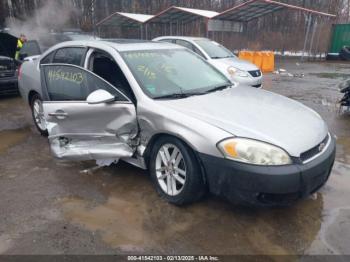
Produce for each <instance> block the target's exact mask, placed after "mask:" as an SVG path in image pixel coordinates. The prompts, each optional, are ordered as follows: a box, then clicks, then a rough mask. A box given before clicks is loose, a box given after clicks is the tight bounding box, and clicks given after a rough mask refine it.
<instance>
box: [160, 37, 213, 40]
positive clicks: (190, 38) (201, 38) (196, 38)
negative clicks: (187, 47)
mask: <svg viewBox="0 0 350 262" xmlns="http://www.w3.org/2000/svg"><path fill="white" fill-rule="evenodd" d="M160 39H181V40H188V41H194V40H209V41H210V39H209V38H205V37H195V36H161V37H157V38H155V39H154V40H160Z"/></svg>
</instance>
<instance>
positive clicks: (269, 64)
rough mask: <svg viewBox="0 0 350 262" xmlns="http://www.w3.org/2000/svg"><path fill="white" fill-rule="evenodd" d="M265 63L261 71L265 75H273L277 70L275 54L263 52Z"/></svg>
mask: <svg viewBox="0 0 350 262" xmlns="http://www.w3.org/2000/svg"><path fill="white" fill-rule="evenodd" d="M262 56H263V62H262V65H261V71H262V72H263V73H271V72H273V71H274V70H275V54H274V53H273V52H269V51H267V52H262Z"/></svg>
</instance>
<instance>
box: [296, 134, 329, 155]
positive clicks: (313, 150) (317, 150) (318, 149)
mask: <svg viewBox="0 0 350 262" xmlns="http://www.w3.org/2000/svg"><path fill="white" fill-rule="evenodd" d="M328 140H329V135H327V136H326V138H325V139H323V141H322V142H321V143H319V144H318V145H316V146H315V147H313V148H311V149H309V150H308V151H305V152H304V153H302V154H301V155H300V159H301V161H302V162H305V161H307V160H309V159H311V158H313V157H314V156H316V155H317V154H319V153H320V152H322V151H323V150H324V148H325V146H326V145H327V143H328Z"/></svg>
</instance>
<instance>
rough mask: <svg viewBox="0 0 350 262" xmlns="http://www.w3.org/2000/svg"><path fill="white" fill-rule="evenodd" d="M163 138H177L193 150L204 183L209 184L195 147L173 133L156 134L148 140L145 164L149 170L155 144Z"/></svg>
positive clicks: (144, 154) (144, 155) (144, 156)
mask: <svg viewBox="0 0 350 262" xmlns="http://www.w3.org/2000/svg"><path fill="white" fill-rule="evenodd" d="M161 137H173V138H176V139H178V140H180V141H181V142H182V143H184V144H185V145H186V146H187V147H188V148H189V149H190V150H192V152H193V154H194V156H195V158H196V160H197V162H198V164H199V167H200V169H201V171H202V177H203V181H204V183H205V184H207V179H206V172H205V169H204V165H203V163H202V161H201V159H200V157H199V155H198V152H197V150H196V149H195V147H194V146H193V145H192V144H191V143H189V142H188V141H187V140H186V139H184V138H183V137H181V136H179V135H178V134H173V133H165V132H162V133H157V134H154V135H153V136H152V137H151V138H150V139H149V140H148V143H147V145H146V149H145V151H144V153H143V158H144V160H145V164H146V166H147V168H149V161H150V157H151V151H152V148H153V146H154V144H155V143H156V141H157V140H158V139H160V138H161Z"/></svg>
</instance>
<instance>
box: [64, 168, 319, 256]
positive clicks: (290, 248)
mask: <svg viewBox="0 0 350 262" xmlns="http://www.w3.org/2000/svg"><path fill="white" fill-rule="evenodd" d="M105 170H106V169H105ZM107 170H108V169H107ZM104 172H106V171H101V172H99V171H98V172H97V173H96V174H94V175H93V176H101V174H102V173H104ZM109 172H110V175H111V178H112V179H111V180H109V182H110V183H108V184H105V182H106V181H104V182H103V183H104V186H103V187H101V191H102V192H103V194H104V195H105V200H104V201H102V202H98V201H96V200H93V199H83V198H80V197H75V196H71V197H67V198H64V199H61V200H59V203H60V205H62V207H63V213H64V216H65V218H66V219H67V220H68V221H71V222H72V223H74V224H77V225H80V226H82V227H84V228H85V229H87V230H89V231H92V232H94V233H96V234H99V235H100V236H101V238H102V239H103V241H104V242H106V243H107V244H108V245H110V246H111V247H114V248H117V249H119V250H122V251H125V252H127V251H140V252H147V251H148V252H152V251H156V252H157V253H159V252H160V253H168V254H169V253H176V254H179V253H187V254H188V253H198V252H200V253H211V254H269V255H270V254H271V255H272V254H274V255H276V254H278V255H284V254H300V253H303V250H304V249H305V248H306V247H308V246H309V245H310V244H311V243H312V241H313V240H314V239H315V237H316V235H317V233H318V232H319V230H320V227H321V213H322V206H323V200H322V195H319V197H318V198H317V199H316V200H311V199H307V200H305V201H302V202H300V203H297V204H296V205H294V206H292V207H289V208H283V209H262V210H261V209H257V210H255V209H245V208H242V207H237V206H233V205H231V204H229V203H226V202H224V201H223V200H221V199H216V198H214V197H209V198H208V199H204V200H203V201H202V202H200V203H196V204H193V205H190V206H187V207H181V208H179V207H176V206H173V205H170V204H168V203H166V202H165V201H164V200H162V199H160V197H159V196H158V195H157V194H156V193H155V190H154V189H153V187H152V185H151V182H150V180H149V178H148V176H146V175H145V172H144V171H138V169H135V168H133V167H128V166H126V165H122V166H119V165H118V166H117V167H116V168H114V169H111V170H108V172H107V173H109ZM99 173H100V174H99ZM113 173H114V174H115V175H112V174H113ZM93 176H89V178H91V179H93Z"/></svg>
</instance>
